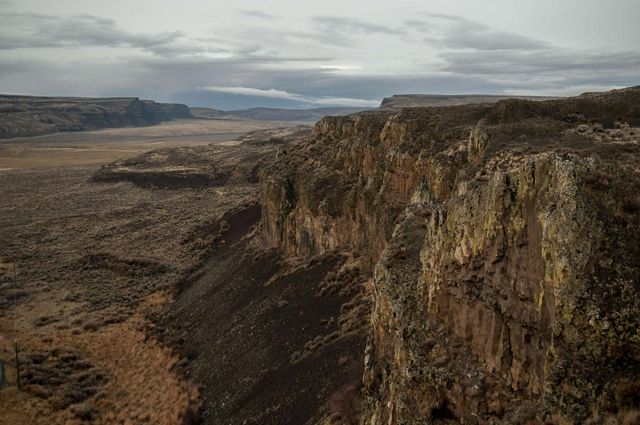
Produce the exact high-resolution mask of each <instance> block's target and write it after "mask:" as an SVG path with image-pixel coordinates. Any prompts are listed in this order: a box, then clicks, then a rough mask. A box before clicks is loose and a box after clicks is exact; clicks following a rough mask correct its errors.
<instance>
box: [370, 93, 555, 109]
mask: <svg viewBox="0 0 640 425" xmlns="http://www.w3.org/2000/svg"><path fill="white" fill-rule="evenodd" d="M505 99H524V100H554V99H561V98H560V97H552V96H496V95H485V94H461V95H457V94H456V95H446V94H445V95H441V94H396V95H393V96H391V97H385V98H384V99H382V103H381V104H380V107H381V108H407V107H422V106H456V105H467V104H472V103H496V102H499V101H501V100H505Z"/></svg>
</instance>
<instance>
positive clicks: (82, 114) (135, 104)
mask: <svg viewBox="0 0 640 425" xmlns="http://www.w3.org/2000/svg"><path fill="white" fill-rule="evenodd" d="M188 117H191V112H190V110H189V108H188V107H187V106H186V105H180V104H174V103H156V102H154V101H151V100H140V99H139V98H137V97H122V98H84V97H37V96H11V95H0V139H3V138H9V137H28V136H37V135H41V134H47V133H55V132H58V131H81V130H96V129H100V128H110V127H127V126H144V125H153V124H159V123H160V122H161V121H168V120H172V119H175V118H188Z"/></svg>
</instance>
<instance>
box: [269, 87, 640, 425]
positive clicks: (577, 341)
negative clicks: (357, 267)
mask: <svg viewBox="0 0 640 425" xmlns="http://www.w3.org/2000/svg"><path fill="white" fill-rule="evenodd" d="M260 181H261V183H260V184H261V188H262V195H261V204H262V228H261V234H260V238H261V241H262V243H263V244H265V245H267V246H272V247H280V248H282V249H283V250H284V252H285V253H287V254H289V255H291V256H295V257H311V256H314V255H318V254H325V253H329V252H334V251H339V252H348V253H350V255H351V256H352V257H353V258H355V259H357V260H358V261H359V262H360V264H361V267H362V270H364V271H365V272H366V273H368V275H369V276H370V280H369V282H368V283H367V285H370V287H371V291H370V293H371V299H370V303H371V306H372V312H371V322H370V323H371V324H370V328H369V337H368V344H367V348H366V351H365V353H363V358H362V361H363V362H364V364H365V371H364V376H363V386H364V389H363V397H364V405H363V406H364V407H363V408H362V409H361V412H360V421H361V423H363V424H371V425H377V424H390V425H393V424H432V423H433V424H437V423H467V424H482V423H509V424H511V423H526V422H527V421H533V422H531V423H543V422H542V421H545V420H550V418H552V417H555V418H559V417H563V418H567V419H568V420H572V421H576V423H583V422H584V421H586V420H587V419H588V418H591V420H595V419H593V418H594V417H596V416H598V415H612V416H616V415H618V417H621V415H624V414H625V412H628V411H629V410H630V409H634V408H637V407H638V403H639V401H640V384H638V379H637V378H638V376H640V245H639V244H638V240H640V195H639V193H640V88H638V87H635V88H629V89H623V90H617V91H613V92H608V93H597V94H594V93H590V94H585V95H582V96H578V97H574V98H567V99H559V100H549V101H544V102H534V101H529V100H524V99H507V100H500V101H498V102H497V103H495V104H480V105H461V106H451V107H432V108H400V109H383V110H378V111H369V112H364V113H360V114H356V115H351V116H346V117H327V118H324V119H322V120H321V121H320V122H319V123H318V124H317V125H316V126H315V128H314V131H313V133H312V134H311V135H309V136H307V137H304V138H302V139H300V140H298V141H296V142H292V143H290V144H287V145H286V146H283V147H281V148H280V149H279V151H278V153H277V154H275V155H274V156H273V157H272V158H271V159H270V160H269V161H267V163H266V164H265V166H264V167H263V169H262V171H261V175H260ZM334 420H337V419H336V418H334ZM536 421H538V422H536ZM336 423H337V422H336ZM594 423H597V422H594Z"/></svg>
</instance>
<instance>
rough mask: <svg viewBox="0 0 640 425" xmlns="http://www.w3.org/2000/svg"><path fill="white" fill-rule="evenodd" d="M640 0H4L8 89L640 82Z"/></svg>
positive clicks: (157, 94)
mask: <svg viewBox="0 0 640 425" xmlns="http://www.w3.org/2000/svg"><path fill="white" fill-rule="evenodd" d="M639 16H640V1H638V0H536V1H531V0H486V1H477V0H456V1H452V0H428V1H426V0H420V1H413V0H406V1H405V0H395V1H390V0H385V1H378V0H322V1H314V2H307V1H302V0H297V1H290V0H235V1H231V0H209V1H205V0H146V1H142V0H138V1H136V0H109V1H105V0H0V92H1V93H12V94H32V95H78V96H123V95H124V96H140V97H144V98H150V99H154V100H160V101H177V102H183V103H187V104H190V105H192V106H211V107H218V108H221V109H235V108H246V107H254V106H271V107H298V108H309V107H321V106H333V105H348V106H377V105H378V104H379V102H380V100H381V99H382V98H383V97H385V96H389V95H392V94H398V93H441V94H463V93H488V94H502V93H508V94H516V93H517V94H544V95H571V94H578V93H581V92H584V91H589V90H604V89H610V88H615V87H622V86H629V85H638V84H640V45H639V44H638V41H640V20H639V19H638V17H639Z"/></svg>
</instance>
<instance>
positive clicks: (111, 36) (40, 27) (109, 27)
mask: <svg viewBox="0 0 640 425" xmlns="http://www.w3.org/2000/svg"><path fill="white" fill-rule="evenodd" d="M0 24H1V29H0V35H1V38H0V49H18V48H43V47H73V46H75V47H82V46H99V47H121V46H125V47H132V48H138V49H142V50H146V51H149V52H152V53H155V54H161V55H174V54H190V53H199V52H203V51H205V50H206V49H204V48H203V47H199V46H194V45H187V44H178V42H179V41H181V40H183V39H184V37H185V34H184V33H183V32H182V31H173V32H162V33H156V34H144V33H132V32H127V31H123V30H121V29H119V28H118V26H117V24H116V22H115V21H113V20H111V19H105V18H100V17H97V16H92V15H86V14H85V15H74V16H63V17H59V16H50V15H41V14H37V13H3V14H0Z"/></svg>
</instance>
